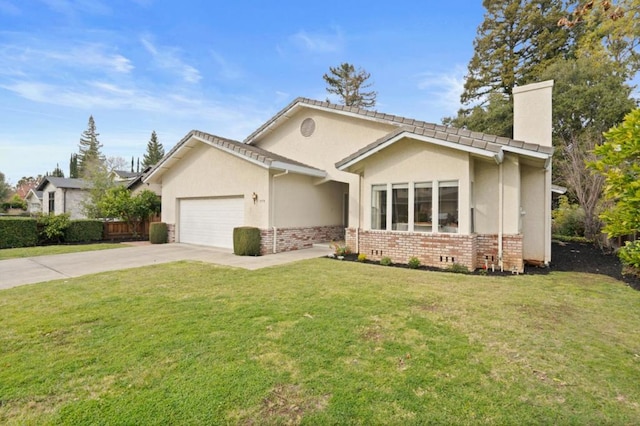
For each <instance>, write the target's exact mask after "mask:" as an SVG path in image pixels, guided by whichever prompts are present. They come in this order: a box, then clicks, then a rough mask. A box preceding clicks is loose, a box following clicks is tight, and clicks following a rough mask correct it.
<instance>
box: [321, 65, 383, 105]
mask: <svg viewBox="0 0 640 426" xmlns="http://www.w3.org/2000/svg"><path fill="white" fill-rule="evenodd" d="M370 77H371V74H369V73H368V72H366V71H365V70H363V69H362V68H358V69H357V70H356V68H355V67H354V66H353V65H352V64H349V63H347V62H344V63H342V64H340V65H339V66H337V67H329V73H327V74H324V75H323V76H322V78H323V79H324V81H325V82H326V83H327V88H326V89H327V92H329V93H330V94H333V95H336V96H338V97H339V98H340V102H342V104H344V105H346V106H355V107H359V108H373V107H375V106H376V97H377V95H378V93H377V92H376V91H374V90H371V91H365V89H368V88H370V87H371V86H372V83H369V82H367V80H369V78H370ZM327 102H329V99H327Z"/></svg>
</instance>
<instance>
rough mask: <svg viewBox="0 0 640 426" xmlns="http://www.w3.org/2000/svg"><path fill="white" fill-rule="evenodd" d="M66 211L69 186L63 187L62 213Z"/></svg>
mask: <svg viewBox="0 0 640 426" xmlns="http://www.w3.org/2000/svg"><path fill="white" fill-rule="evenodd" d="M66 212H67V188H62V213H66ZM54 214H55V213H54Z"/></svg>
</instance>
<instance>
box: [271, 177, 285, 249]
mask: <svg viewBox="0 0 640 426" xmlns="http://www.w3.org/2000/svg"><path fill="white" fill-rule="evenodd" d="M288 174H289V170H285V171H284V172H283V173H278V174H277V175H273V176H272V178H273V180H272V183H271V228H272V229H273V254H276V253H277V252H276V250H277V248H278V239H277V233H278V228H276V178H277V177H280V176H285V175H288Z"/></svg>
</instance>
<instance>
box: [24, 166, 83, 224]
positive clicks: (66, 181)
mask: <svg viewBox="0 0 640 426" xmlns="http://www.w3.org/2000/svg"><path fill="white" fill-rule="evenodd" d="M88 188H89V183H88V182H86V181H85V180H83V179H75V178H60V177H53V176H45V177H44V178H43V179H42V181H41V182H40V184H39V185H38V187H37V188H36V191H40V192H42V213H44V214H49V213H53V214H62V213H69V215H70V217H71V219H86V215H85V214H84V209H83V206H82V203H83V202H84V201H85V199H86V197H87V196H88V193H87V189H88Z"/></svg>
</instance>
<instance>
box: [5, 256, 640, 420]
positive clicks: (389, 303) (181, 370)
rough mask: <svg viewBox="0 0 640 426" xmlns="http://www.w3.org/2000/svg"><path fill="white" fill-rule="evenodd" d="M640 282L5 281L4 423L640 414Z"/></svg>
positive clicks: (331, 265)
mask: <svg viewBox="0 0 640 426" xmlns="http://www.w3.org/2000/svg"><path fill="white" fill-rule="evenodd" d="M639 312H640V292H637V291H634V290H632V289H630V288H629V287H626V286H624V285H623V284H622V283H620V282H619V281H615V280H613V279H611V278H608V277H603V276H598V275H590V274H574V273H561V272H556V273H551V274H549V275H532V276H526V275H525V276H512V277H481V276H465V275H456V274H448V273H437V272H424V271H414V270H405V269H398V268H385V267H380V266H373V265H364V264H357V263H351V262H349V263H348V262H337V261H332V260H328V259H317V260H311V261H305V262H298V263H294V264H291V265H286V266H281V267H275V268H268V269H263V270H258V271H245V270H239V269H231V268H224V267H217V266H215V265H209V264H201V263H195V262H178V263H172V264H166V265H157V266H152V267H145V268H140V269H135V270H129V271H119V272H109V273H103V274H98V275H94V276H88V277H81V278H76V279H67V280H65V281H57V282H50V283H46V284H37V285H30V286H24V287H16V288H13V289H9V290H3V291H0V423H3V424H7V423H8V424H245V425H248V424H288V423H292V424H298V423H305V424H427V423H435V424H576V425H584V424H637V423H638V422H640V330H639V329H638V313H639Z"/></svg>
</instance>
